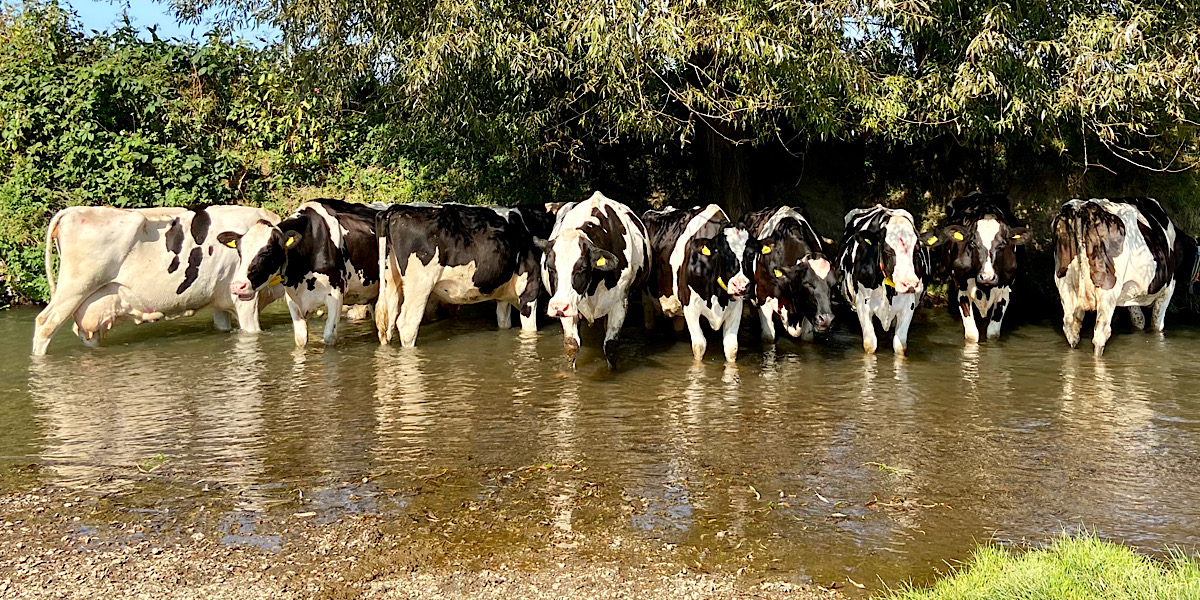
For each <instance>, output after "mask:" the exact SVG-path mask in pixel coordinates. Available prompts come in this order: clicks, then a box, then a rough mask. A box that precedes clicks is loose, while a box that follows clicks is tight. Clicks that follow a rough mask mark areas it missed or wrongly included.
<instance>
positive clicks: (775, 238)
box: [741, 206, 837, 344]
mask: <svg viewBox="0 0 1200 600" xmlns="http://www.w3.org/2000/svg"><path fill="white" fill-rule="evenodd" d="M741 225H742V226H743V227H745V228H746V230H747V231H748V232H749V233H750V235H752V236H754V237H755V238H757V239H758V242H759V243H758V246H759V248H758V253H759V257H758V265H757V267H756V268H755V270H754V287H755V293H754V304H755V305H756V306H757V307H758V322H759V325H760V326H761V331H762V339H763V342H765V343H768V344H774V343H775V319H776V317H778V318H779V321H780V322H781V323H783V327H784V330H785V331H787V333H788V335H791V336H792V337H799V338H801V339H804V340H806V341H807V340H811V339H812V335H813V329H814V327H815V329H816V330H817V331H818V332H821V333H824V332H827V331H829V328H830V327H831V326H832V325H833V307H832V303H831V298H832V296H833V290H834V289H835V287H836V286H837V272H836V270H835V269H834V268H833V265H832V264H831V263H830V262H829V259H828V258H826V255H825V246H824V244H822V241H821V236H819V235H817V231H816V230H815V229H813V227H812V225H811V224H809V222H808V219H806V218H804V215H802V214H801V213H800V212H799V211H797V210H796V209H794V208H791V207H789V206H781V207H778V208H764V209H762V210H760V211H757V212H753V213H750V214H748V215H746V216H744V217H742V220H741Z"/></svg>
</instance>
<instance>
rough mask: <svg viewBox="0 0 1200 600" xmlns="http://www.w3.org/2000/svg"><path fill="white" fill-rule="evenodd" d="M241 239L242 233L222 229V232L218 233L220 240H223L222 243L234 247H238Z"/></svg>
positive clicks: (218, 239)
mask: <svg viewBox="0 0 1200 600" xmlns="http://www.w3.org/2000/svg"><path fill="white" fill-rule="evenodd" d="M241 239H242V234H240V233H234V232H232V231H222V232H221V233H218V234H217V241H218V242H221V243H222V244H225V245H226V246H229V247H230V248H234V249H236V248H237V247H238V242H239V241H241Z"/></svg>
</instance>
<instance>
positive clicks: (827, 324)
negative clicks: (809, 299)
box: [813, 313, 833, 333]
mask: <svg viewBox="0 0 1200 600" xmlns="http://www.w3.org/2000/svg"><path fill="white" fill-rule="evenodd" d="M813 328H814V329H816V330H817V333H829V330H830V329H832V328H833V315H831V314H828V313H826V314H823V315H817V322H816V323H813Z"/></svg>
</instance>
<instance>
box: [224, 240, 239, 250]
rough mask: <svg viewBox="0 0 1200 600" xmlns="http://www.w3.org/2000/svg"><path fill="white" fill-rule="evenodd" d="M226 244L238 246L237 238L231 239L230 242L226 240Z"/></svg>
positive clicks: (233, 246)
mask: <svg viewBox="0 0 1200 600" xmlns="http://www.w3.org/2000/svg"><path fill="white" fill-rule="evenodd" d="M225 245H226V246H229V247H230V248H237V240H236V239H232V240H229V241H228V242H225Z"/></svg>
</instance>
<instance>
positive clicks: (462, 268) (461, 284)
mask: <svg viewBox="0 0 1200 600" xmlns="http://www.w3.org/2000/svg"><path fill="white" fill-rule="evenodd" d="M476 269H477V267H476V265H475V261H471V262H469V263H467V264H465V265H458V266H456V267H445V268H444V269H442V274H441V277H439V278H438V281H437V283H436V284H435V285H434V286H433V295H434V296H435V297H437V299H438V300H441V301H443V302H446V303H448V304H474V303H476V302H482V301H483V300H484V299H485V298H486V297H487V296H486V295H485V294H484V293H483V292H481V291H479V288H477V287H475V281H474V279H475V271H476Z"/></svg>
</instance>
